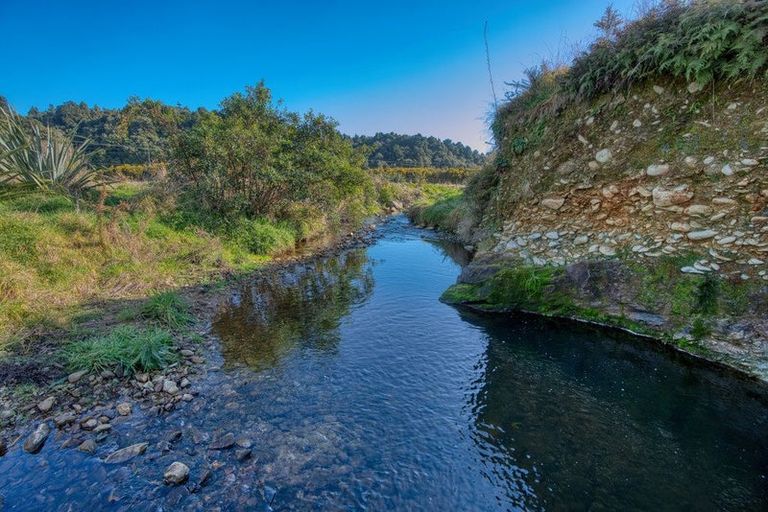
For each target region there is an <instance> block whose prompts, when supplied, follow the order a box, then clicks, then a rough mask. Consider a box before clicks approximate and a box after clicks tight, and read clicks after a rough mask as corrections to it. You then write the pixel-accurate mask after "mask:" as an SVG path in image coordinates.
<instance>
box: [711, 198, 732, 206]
mask: <svg viewBox="0 0 768 512" xmlns="http://www.w3.org/2000/svg"><path fill="white" fill-rule="evenodd" d="M712 204H716V205H718V206H733V205H736V204H738V202H737V201H736V200H735V199H731V198H730V197H713V198H712Z"/></svg>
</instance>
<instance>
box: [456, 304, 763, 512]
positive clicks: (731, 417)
mask: <svg viewBox="0 0 768 512" xmlns="http://www.w3.org/2000/svg"><path fill="white" fill-rule="evenodd" d="M462 318H463V319H464V320H465V321H467V322H470V323H473V324H475V325H478V326H480V327H481V328H482V329H483V330H484V332H486V333H487V335H488V340H489V343H488V345H487V348H486V352H485V361H484V372H483V376H482V377H481V378H480V382H481V385H480V387H479V389H478V392H477V394H476V395H473V396H472V397H471V400H470V408H471V411H472V415H473V416H474V417H475V424H476V427H477V429H476V431H475V433H474V435H473V437H474V440H475V442H476V443H477V446H478V448H479V449H480V451H481V452H482V453H483V454H484V457H485V458H486V459H487V461H488V463H489V464H491V466H492V467H494V470H495V471H499V468H501V471H503V472H509V477H508V478H505V479H504V480H505V485H506V486H507V488H508V489H507V495H508V497H509V499H510V501H513V502H517V503H518V504H520V505H523V504H525V505H527V506H532V505H534V504H535V505H536V506H537V507H538V506H542V507H545V508H556V509H557V508H561V507H563V506H564V505H566V504H567V507H568V508H570V509H575V510H620V509H624V510H627V509H640V510H758V509H762V508H763V507H764V506H765V504H766V503H768V485H766V484H767V483H768V481H767V480H766V474H767V472H768V436H766V435H765V432H767V431H768V399H767V397H766V394H765V387H764V386H763V385H761V384H759V383H756V382H751V381H746V380H742V379H738V378H734V375H732V374H730V372H724V371H722V370H718V369H713V368H709V367H703V365H701V364H699V363H698V362H697V361H694V360H692V359H691V358H690V357H688V356H685V355H682V354H670V353H669V352H668V351H665V350H661V349H660V348H659V347H656V346H649V345H648V344H649V343H650V342H648V341H645V340H641V339H635V338H631V337H628V336H622V335H615V336H612V335H610V334H608V333H606V332H605V331H602V330H600V329H597V328H592V327H586V326H580V325H574V324H572V323H568V322H558V321H551V320H547V319H542V318H537V317H533V316H529V315H512V316H511V317H510V318H506V319H498V318H490V317H487V316H482V315H476V314H473V313H462ZM502 454H503V457H502ZM493 462H497V463H500V464H495V465H494V464H492V463H493ZM489 477H492V475H489ZM520 477H522V479H523V481H525V482H527V483H529V484H530V487H526V486H521V485H520Z"/></svg>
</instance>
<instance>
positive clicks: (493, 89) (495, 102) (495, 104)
mask: <svg viewBox="0 0 768 512" xmlns="http://www.w3.org/2000/svg"><path fill="white" fill-rule="evenodd" d="M483 39H484V40H485V62H486V63H487V64H488V79H489V80H490V82H491V92H492V93H493V108H495V109H497V108H499V100H498V99H497V98H496V86H495V85H494V84H493V73H492V72H491V52H490V50H489V49H488V20H486V21H485V24H484V25H483Z"/></svg>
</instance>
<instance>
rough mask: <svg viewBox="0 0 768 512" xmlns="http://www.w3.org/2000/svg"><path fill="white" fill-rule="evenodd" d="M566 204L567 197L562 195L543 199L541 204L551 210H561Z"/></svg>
mask: <svg viewBox="0 0 768 512" xmlns="http://www.w3.org/2000/svg"><path fill="white" fill-rule="evenodd" d="M564 204H565V198H562V197H548V198H546V199H544V200H542V201H541V206H543V207H545V208H549V209H550V210H559V209H560V208H562V206H563V205H564Z"/></svg>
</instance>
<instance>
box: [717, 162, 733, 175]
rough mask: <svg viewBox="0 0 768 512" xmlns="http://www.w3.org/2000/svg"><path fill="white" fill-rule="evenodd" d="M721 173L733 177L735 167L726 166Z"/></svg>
mask: <svg viewBox="0 0 768 512" xmlns="http://www.w3.org/2000/svg"><path fill="white" fill-rule="evenodd" d="M720 172H721V173H723V174H724V175H725V176H733V167H731V164H725V165H724V166H723V167H722V168H721V169H720Z"/></svg>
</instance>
